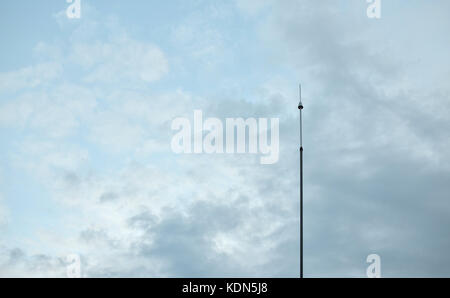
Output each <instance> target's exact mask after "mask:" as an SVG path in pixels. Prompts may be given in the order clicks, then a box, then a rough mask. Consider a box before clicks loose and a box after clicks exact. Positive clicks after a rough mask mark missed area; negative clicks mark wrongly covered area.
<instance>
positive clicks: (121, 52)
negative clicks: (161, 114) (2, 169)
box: [71, 38, 169, 83]
mask: <svg viewBox="0 0 450 298" xmlns="http://www.w3.org/2000/svg"><path fill="white" fill-rule="evenodd" d="M71 58H72V59H73V61H74V62H75V63H79V64H81V65H82V66H83V67H85V68H86V71H87V73H88V74H87V75H86V77H85V78H84V79H85V81H86V82H89V83H93V82H110V83H118V82H122V81H136V80H137V81H144V82H154V81H157V80H159V79H160V78H162V77H163V76H164V75H166V74H167V73H168V71H169V64H168V61H167V58H166V57H165V54H164V53H163V52H162V51H161V50H160V49H159V48H158V47H156V46H154V45H152V44H148V43H141V42H138V41H135V40H131V39H128V38H125V39H120V40H115V41H112V42H96V43H94V44H90V43H89V44H87V43H76V44H74V46H73V52H72V54H71Z"/></svg>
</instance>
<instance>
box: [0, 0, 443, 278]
mask: <svg viewBox="0 0 450 298" xmlns="http://www.w3.org/2000/svg"><path fill="white" fill-rule="evenodd" d="M368 5H369V4H368V3H367V2H366V1H365V0H339V1H335V0H333V1H331V0H323V1H306V0H305V1H301V0H284V1H276V0H230V1H206V0H192V1H181V0H180V1H176V0H171V1H143V0H142V1H140V0H135V1H116V0H109V1H107V0H96V1H93V0H81V18H79V19H69V18H68V17H67V15H66V9H67V7H68V6H69V4H68V3H66V1H64V0H40V1H34V0H21V1H1V3H0V38H1V47H0V51H1V55H0V145H1V146H0V277H65V276H66V275H67V266H68V265H69V264H68V261H67V259H66V256H68V255H73V254H75V255H79V256H80V260H81V272H82V276H83V277H298V276H299V265H300V260H299V194H298V188H299V168H298V163H299V148H298V146H299V137H298V136H299V126H298V110H297V104H298V84H299V83H301V84H302V86H303V103H304V106H305V109H304V112H303V121H304V132H303V145H304V148H305V149H304V150H305V151H304V158H305V160H304V167H305V168H304V174H305V177H304V179H305V180H304V196H305V205H304V212H305V214H304V216H305V217H304V245H305V247H304V273H305V277H365V276H366V268H367V266H368V265H369V264H367V263H366V257H367V256H368V255H370V254H378V255H379V256H380V259H381V270H382V276H383V277H450V255H449V254H448V252H449V251H450V230H449V227H450V198H449V194H450V157H449V154H448V148H449V146H450V133H449V130H448V128H449V127H450V85H449V79H450V58H449V55H448V49H449V47H450V38H449V35H448V28H449V27H450V18H449V12H450V3H449V2H448V1H445V0H435V1H425V0H411V1H400V0H397V1H392V0H390V1H386V0H382V10H381V18H380V19H371V18H368V17H367V14H366V10H367V7H368ZM194 110H202V111H203V114H204V115H205V117H215V118H218V119H225V118H228V117H231V118H238V117H241V118H249V117H255V118H261V117H264V118H279V121H280V156H279V160H278V162H277V163H275V164H270V165H263V164H260V162H259V157H258V156H255V155H251V154H175V153H174V152H173V151H172V150H171V139H172V137H173V135H174V131H173V130H172V129H171V123H172V121H173V120H174V119H176V118H177V117H186V118H189V119H192V117H193V113H194Z"/></svg>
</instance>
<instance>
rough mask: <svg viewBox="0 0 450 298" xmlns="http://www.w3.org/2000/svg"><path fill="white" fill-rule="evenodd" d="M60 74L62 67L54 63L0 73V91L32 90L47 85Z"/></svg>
mask: <svg viewBox="0 0 450 298" xmlns="http://www.w3.org/2000/svg"><path fill="white" fill-rule="evenodd" d="M61 73H62V66H61V65H60V64H59V63H56V62H48V63H41V64H37V65H34V66H29V67H24V68H22V69H19V70H15V71H10V72H4V73H0V90H1V91H2V92H4V91H17V90H19V89H24V88H25V89H32V88H36V87H38V86H40V85H42V84H48V83H49V82H51V81H53V80H54V79H56V78H58V77H59V76H60V75H61Z"/></svg>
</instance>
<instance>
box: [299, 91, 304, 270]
mask: <svg viewBox="0 0 450 298" xmlns="http://www.w3.org/2000/svg"><path fill="white" fill-rule="evenodd" d="M299 95H300V103H299V104H298V110H299V112H300V278H303V130H302V110H303V103H302V85H300V86H299Z"/></svg>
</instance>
